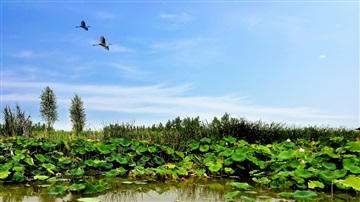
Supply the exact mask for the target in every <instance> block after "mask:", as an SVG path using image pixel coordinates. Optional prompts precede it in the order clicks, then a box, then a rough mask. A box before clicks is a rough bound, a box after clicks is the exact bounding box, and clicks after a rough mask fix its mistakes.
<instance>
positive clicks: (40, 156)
mask: <svg viewBox="0 0 360 202" xmlns="http://www.w3.org/2000/svg"><path fill="white" fill-rule="evenodd" d="M35 158H36V159H37V160H39V161H40V162H41V163H44V162H45V160H46V158H45V156H44V155H42V154H35Z"/></svg>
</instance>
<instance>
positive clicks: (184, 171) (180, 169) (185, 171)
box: [176, 167, 188, 176]
mask: <svg viewBox="0 0 360 202" xmlns="http://www.w3.org/2000/svg"><path fill="white" fill-rule="evenodd" d="M176 173H177V174H179V175H185V176H187V175H188V172H187V170H186V169H185V168H181V167H180V168H179V169H177V170H176Z"/></svg>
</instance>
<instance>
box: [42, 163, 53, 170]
mask: <svg viewBox="0 0 360 202" xmlns="http://www.w3.org/2000/svg"><path fill="white" fill-rule="evenodd" d="M41 166H42V167H44V168H46V169H50V170H55V169H56V167H55V166H54V165H53V164H51V163H43V164H41Z"/></svg>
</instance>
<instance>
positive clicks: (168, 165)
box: [166, 163, 176, 170]
mask: <svg viewBox="0 0 360 202" xmlns="http://www.w3.org/2000/svg"><path fill="white" fill-rule="evenodd" d="M166 167H167V168H168V169H170V170H172V169H174V168H175V167H176V165H175V164H172V163H167V164H166Z"/></svg>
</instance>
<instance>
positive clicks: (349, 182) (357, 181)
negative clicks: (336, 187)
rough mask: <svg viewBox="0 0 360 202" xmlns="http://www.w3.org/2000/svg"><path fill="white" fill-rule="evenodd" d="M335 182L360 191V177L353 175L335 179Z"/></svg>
mask: <svg viewBox="0 0 360 202" xmlns="http://www.w3.org/2000/svg"><path fill="white" fill-rule="evenodd" d="M336 182H337V183H340V184H342V185H344V186H346V187H352V188H353V189H355V190H356V191H360V178H359V177H355V176H353V175H351V176H349V177H347V178H345V180H336Z"/></svg>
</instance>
